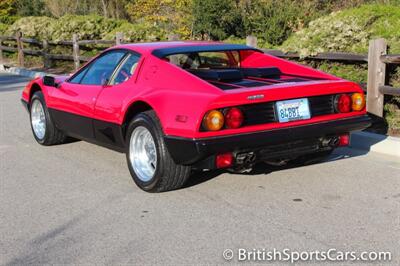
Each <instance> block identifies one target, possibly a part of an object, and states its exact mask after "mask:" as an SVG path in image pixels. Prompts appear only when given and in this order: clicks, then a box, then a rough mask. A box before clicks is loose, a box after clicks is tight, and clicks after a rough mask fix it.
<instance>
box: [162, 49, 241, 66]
mask: <svg viewBox="0 0 400 266" xmlns="http://www.w3.org/2000/svg"><path fill="white" fill-rule="evenodd" d="M165 58H166V59H167V60H168V61H169V62H170V63H172V64H174V65H176V66H179V67H181V68H184V69H212V68H237V67H239V61H240V60H239V52H238V51H221V52H195V53H183V54H174V55H168V56H166V57H165Z"/></svg>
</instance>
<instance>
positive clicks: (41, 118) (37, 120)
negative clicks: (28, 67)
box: [30, 91, 66, 146]
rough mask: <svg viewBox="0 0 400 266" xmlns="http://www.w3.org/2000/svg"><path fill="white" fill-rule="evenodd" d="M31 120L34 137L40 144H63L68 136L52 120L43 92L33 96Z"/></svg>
mask: <svg viewBox="0 0 400 266" xmlns="http://www.w3.org/2000/svg"><path fill="white" fill-rule="evenodd" d="M30 119H31V128H32V133H33V136H34V137H35V139H36V141H37V142H38V143H39V144H42V145H45V146H48V145H54V144H60V143H63V142H64V141H65V139H66V136H65V135H64V134H63V133H62V132H61V131H60V130H58V129H57V128H56V126H55V125H54V123H53V121H52V120H51V117H50V114H49V111H48V109H47V106H46V102H45V100H44V97H43V93H42V92H41V91H38V92H35V94H33V96H32V99H31V103H30Z"/></svg>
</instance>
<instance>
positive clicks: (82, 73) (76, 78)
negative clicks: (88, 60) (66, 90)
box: [69, 66, 90, 84]
mask: <svg viewBox="0 0 400 266" xmlns="http://www.w3.org/2000/svg"><path fill="white" fill-rule="evenodd" d="M89 67H90V66H85V69H82V70H81V71H80V72H79V73H78V74H77V75H75V76H74V77H73V78H72V79H70V80H69V83H75V84H78V83H80V82H81V80H82V78H83V76H85V74H86V72H87V71H88V69H89Z"/></svg>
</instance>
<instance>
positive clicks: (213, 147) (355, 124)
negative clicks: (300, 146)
mask: <svg viewBox="0 0 400 266" xmlns="http://www.w3.org/2000/svg"><path fill="white" fill-rule="evenodd" d="M370 125H371V119H370V117H369V116H368V115H362V116H356V117H351V118H345V119H339V120H331V121H327V122H321V123H315V124H308V125H302V126H296V127H288V128H279V129H273V130H267V131H259V132H252V133H246V134H239V135H230V136H217V137H212V138H204V139H188V138H181V137H176V136H164V141H165V143H166V145H167V148H168V151H169V153H170V154H171V156H172V158H173V159H174V161H175V162H176V163H177V164H186V165H189V164H194V163H196V162H198V161H200V160H203V159H205V158H206V157H208V156H211V155H214V154H218V153H224V152H233V151H240V150H246V149H247V150H251V149H259V148H262V147H268V146H269V145H277V144H283V143H287V142H291V141H295V140H302V139H311V138H315V137H322V136H327V135H332V134H344V133H348V132H352V131H356V130H363V129H365V128H367V127H369V126H370Z"/></svg>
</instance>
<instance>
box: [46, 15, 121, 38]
mask: <svg viewBox="0 0 400 266" xmlns="http://www.w3.org/2000/svg"><path fill="white" fill-rule="evenodd" d="M122 22H123V21H121V20H113V19H106V18H104V17H101V16H97V15H88V16H74V15H65V16H62V17H61V18H59V19H57V20H56V21H55V23H54V24H52V25H51V31H52V39H53V40H70V39H71V38H72V35H73V34H74V33H76V34H78V38H79V39H84V40H90V39H101V38H102V37H103V36H104V35H105V34H107V33H108V32H110V31H112V30H113V29H115V28H116V27H118V26H120V25H121V24H122Z"/></svg>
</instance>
